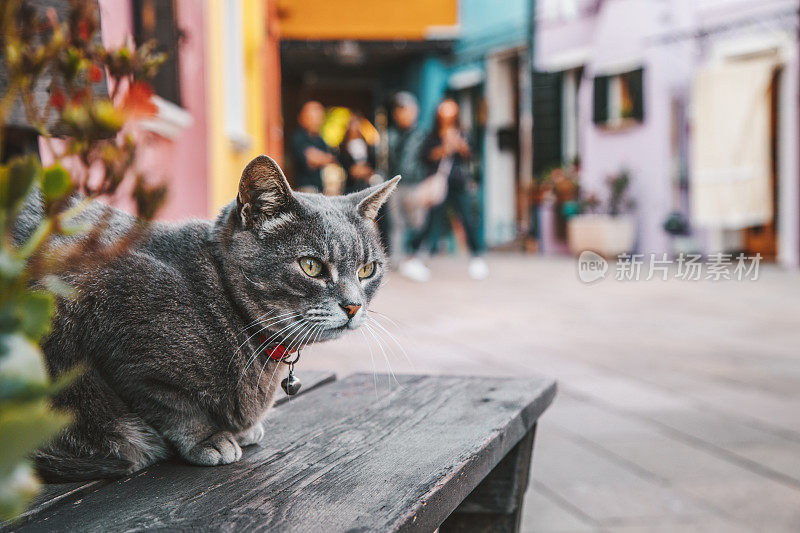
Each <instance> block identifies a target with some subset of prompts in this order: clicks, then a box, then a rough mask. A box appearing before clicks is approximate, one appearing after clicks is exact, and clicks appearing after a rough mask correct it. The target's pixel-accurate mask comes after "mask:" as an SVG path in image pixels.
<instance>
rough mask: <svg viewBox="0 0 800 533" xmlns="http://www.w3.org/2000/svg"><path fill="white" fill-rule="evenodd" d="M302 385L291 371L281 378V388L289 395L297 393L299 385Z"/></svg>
mask: <svg viewBox="0 0 800 533" xmlns="http://www.w3.org/2000/svg"><path fill="white" fill-rule="evenodd" d="M302 386H303V384H302V383H300V380H299V379H297V377H295V375H294V373H293V372H289V376H288V377H285V378H283V381H281V388H282V389H283V392H285V393H286V394H287V395H289V396H294V395H295V394H297V391H299V390H300V387H302Z"/></svg>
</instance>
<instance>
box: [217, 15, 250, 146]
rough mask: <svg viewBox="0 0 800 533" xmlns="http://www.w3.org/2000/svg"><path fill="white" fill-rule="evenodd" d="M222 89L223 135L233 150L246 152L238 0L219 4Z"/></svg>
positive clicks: (243, 78)
mask: <svg viewBox="0 0 800 533" xmlns="http://www.w3.org/2000/svg"><path fill="white" fill-rule="evenodd" d="M223 6H224V10H225V11H224V13H223V14H222V16H223V22H224V26H223V28H224V29H223V36H222V38H223V48H222V50H223V53H224V54H225V55H224V58H225V59H224V64H223V69H224V70H223V73H224V76H223V80H222V83H223V90H224V97H225V102H224V103H225V135H227V137H228V139H230V141H231V143H232V144H233V146H234V148H236V149H237V150H246V149H247V148H249V147H250V144H251V140H250V137H249V135H248V134H247V110H246V109H245V105H246V100H245V97H246V92H245V83H246V79H245V70H244V41H243V39H244V38H243V37H242V35H243V31H242V20H243V19H242V17H243V15H242V4H241V1H240V0H225V2H224V3H223Z"/></svg>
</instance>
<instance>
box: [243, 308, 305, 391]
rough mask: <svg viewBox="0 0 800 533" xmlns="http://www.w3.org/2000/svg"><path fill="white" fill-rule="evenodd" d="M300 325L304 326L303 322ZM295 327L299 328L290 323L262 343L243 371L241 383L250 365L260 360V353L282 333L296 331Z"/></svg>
mask: <svg viewBox="0 0 800 533" xmlns="http://www.w3.org/2000/svg"><path fill="white" fill-rule="evenodd" d="M300 324H302V321H301V322H300ZM295 327H297V324H296V323H295V322H292V323H290V324H288V325H286V326H284V327H283V328H281V329H279V330H278V331H277V332H275V333H274V334H273V335H272V336H271V337H269V338H268V339H265V340H264V341H263V342H262V343H261V344H260V345H259V346H258V349H256V351H255V352H254V353H253V355H252V356H251V357H250V359H249V360H248V362H247V364H246V365H245V367H244V369H243V370H242V375H241V376H239V381H241V380H242V378H243V377H244V374H245V372H247V368H248V367H249V366H250V364H251V363H252V362H253V361H255V360H256V359H258V356H259V354H260V353H261V352H262V351H263V350H264V349H265V348H266V347H267V346H269V342H270V341H271V340H272V339H274V338H275V337H276V336H277V335H280V334H281V333H282V332H284V331H286V330H287V329H290V328H291V329H292V330H294V328H295Z"/></svg>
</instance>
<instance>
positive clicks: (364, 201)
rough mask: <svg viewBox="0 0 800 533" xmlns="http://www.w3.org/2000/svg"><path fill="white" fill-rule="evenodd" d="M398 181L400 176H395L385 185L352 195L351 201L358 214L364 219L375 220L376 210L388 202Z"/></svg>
mask: <svg viewBox="0 0 800 533" xmlns="http://www.w3.org/2000/svg"><path fill="white" fill-rule="evenodd" d="M398 181H400V176H399V175H398V176H395V177H393V178H392V179H390V180H389V181H387V182H386V183H381V184H380V185H375V186H374V187H370V188H369V189H365V190H363V191H359V192H357V193H353V194H352V195H351V196H352V197H353V201H354V203H355V204H356V210H357V211H358V214H359V215H361V216H362V217H364V218H368V219H370V220H375V217H377V216H378V210H379V209H380V208H381V206H382V205H383V204H384V202H386V200H388V198H389V195H390V194H392V191H394V189H395V187H397V182H398Z"/></svg>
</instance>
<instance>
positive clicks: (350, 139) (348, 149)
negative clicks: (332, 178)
mask: <svg viewBox="0 0 800 533" xmlns="http://www.w3.org/2000/svg"><path fill="white" fill-rule="evenodd" d="M362 120H364V119H363V118H362V117H361V116H359V115H353V117H352V118H351V119H350V121H349V122H348V123H347V130H346V131H345V134H344V138H342V142H341V144H339V164H340V165H342V168H343V169H344V171H345V173H346V176H347V177H346V178H345V182H344V192H345V193H346V194H349V193H351V192H357V191H360V190H362V189H366V188H367V187H369V186H371V185H377V184H378V183H380V182H381V181H383V180H382V179H381V177H380V176H379V175H378V174H376V173H375V148H374V147H373V146H371V145H370V144H369V143H367V140H366V139H365V138H364V135H363V134H362V133H361V126H362ZM386 209H387V205H386V204H384V205H383V206H381V209H380V210H379V211H378V217H377V218H376V221H377V223H378V231H379V233H380V236H381V242H382V243H383V247H384V249H385V250H386V253H387V254H390V253H391V242H390V235H391V221H390V219H389V217H388V216H387V212H386Z"/></svg>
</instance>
